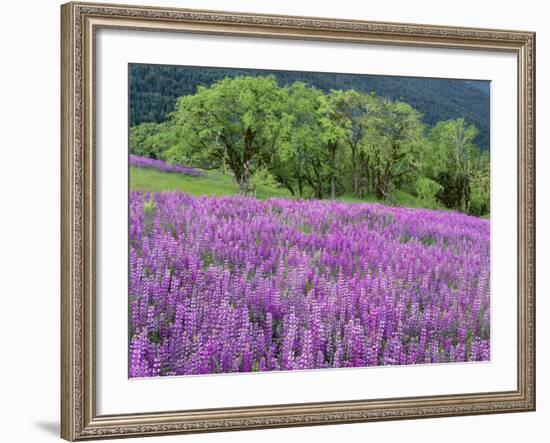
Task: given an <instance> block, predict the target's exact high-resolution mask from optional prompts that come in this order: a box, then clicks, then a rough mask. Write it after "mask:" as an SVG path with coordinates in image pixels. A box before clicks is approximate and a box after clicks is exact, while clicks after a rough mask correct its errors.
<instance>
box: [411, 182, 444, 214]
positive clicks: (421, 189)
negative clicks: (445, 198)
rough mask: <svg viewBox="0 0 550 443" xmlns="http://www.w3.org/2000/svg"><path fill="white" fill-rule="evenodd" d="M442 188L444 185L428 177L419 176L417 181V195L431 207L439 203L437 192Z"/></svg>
mask: <svg viewBox="0 0 550 443" xmlns="http://www.w3.org/2000/svg"><path fill="white" fill-rule="evenodd" d="M442 189H443V186H441V185H440V184H439V183H437V182H436V181H434V180H432V179H429V178H427V177H419V178H418V180H417V181H416V195H417V196H418V198H419V199H420V201H421V202H422V203H423V204H424V205H425V206H427V207H429V208H434V207H435V206H436V205H437V194H438V192H440V191H441V190H442Z"/></svg>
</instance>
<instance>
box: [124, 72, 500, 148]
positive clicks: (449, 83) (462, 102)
mask: <svg viewBox="0 0 550 443" xmlns="http://www.w3.org/2000/svg"><path fill="white" fill-rule="evenodd" d="M239 75H246V76H263V75H273V76H274V77H275V78H276V79H277V82H278V85H279V86H281V87H284V86H290V85H291V84H293V83H294V82H297V81H300V82H304V83H306V84H308V85H309V86H313V87H315V88H317V89H320V90H321V91H323V92H330V91H331V90H333V89H334V90H344V91H345V90H351V89H353V90H355V91H358V92H361V93H366V94H369V93H371V92H374V93H376V95H378V96H380V97H385V98H388V99H390V100H393V101H403V102H406V103H408V104H410V105H411V106H412V107H413V108H415V109H416V110H418V111H419V112H420V113H421V114H422V119H423V122H424V123H426V124H427V125H428V126H430V127H433V126H435V125H436V124H437V123H438V122H440V121H446V120H452V119H456V118H464V120H465V122H466V123H467V124H472V125H474V126H475V127H476V128H477V130H478V134H477V136H476V138H475V140H474V142H475V144H476V145H477V146H479V147H480V148H481V149H483V150H488V149H489V143H490V138H489V133H490V116H489V113H490V104H489V94H490V91H489V82H487V81H472V80H449V79H433V78H413V77H410V78H409V77H392V76H376V75H359V74H332V73H316V72H291V71H266V70H253V69H224V68H202V67H181V66H164V65H144V64H131V65H130V67H129V77H130V125H131V126H135V125H138V124H140V123H145V122H154V123H161V122H163V121H165V120H167V118H168V115H169V114H170V113H171V112H172V111H174V109H175V105H176V100H177V98H178V97H181V96H184V95H190V94H194V93H195V92H196V91H197V87H198V86H205V87H209V86H211V85H213V84H214V83H216V82H217V81H219V80H222V79H224V78H225V77H227V76H239Z"/></svg>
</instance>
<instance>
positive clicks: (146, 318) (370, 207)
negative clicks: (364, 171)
mask: <svg viewBox="0 0 550 443" xmlns="http://www.w3.org/2000/svg"><path fill="white" fill-rule="evenodd" d="M129 235H130V238H129V245H130V251H129V264H130V271H129V272H130V279H129V280H130V281H129V292H130V294H129V296H130V298H129V304H130V311H129V314H130V341H129V343H130V345H129V354H130V355H129V361H130V370H129V374H130V377H151V376H163V375H189V374H205V373H227V372H241V371H244V372H248V371H256V370H258V371H275V370H294V369H314V368H328V367H336V368H337V367H360V366H376V365H401V364H417V363H437V362H464V361H487V360H489V359H490V349H491V347H490V303H489V291H490V284H489V281H490V274H489V271H490V266H489V265H490V261H489V258H490V255H489V251H490V231H489V221H487V220H483V219H479V218H475V217H470V216H467V215H464V214H459V213H455V212H449V211H429V210H423V209H407V208H395V207H385V206H382V205H374V204H366V203H364V204H363V203H360V204H349V203H340V202H333V201H330V202H329V201H300V200H285V199H269V200H266V201H261V200H256V199H252V198H246V197H192V196H189V195H186V194H183V193H179V192H165V193H158V194H149V193H140V192H132V193H131V195H130V226H129ZM426 239H430V241H426Z"/></svg>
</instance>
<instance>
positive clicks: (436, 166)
mask: <svg viewBox="0 0 550 443" xmlns="http://www.w3.org/2000/svg"><path fill="white" fill-rule="evenodd" d="M476 136H477V129H476V127H475V126H473V125H468V124H467V123H466V122H465V121H464V119H462V118H459V119H456V120H449V121H445V122H440V123H438V124H437V125H436V126H435V127H434V128H433V129H432V130H431V132H430V136H429V144H430V145H431V147H430V150H429V152H428V155H427V156H425V158H424V161H423V165H424V169H425V174H426V175H427V176H430V177H431V178H433V179H434V180H435V181H437V182H438V183H439V184H441V186H442V187H443V188H442V190H441V191H440V192H439V196H440V199H441V201H442V202H443V204H444V205H445V206H447V207H448V208H452V209H457V210H460V211H462V212H470V205H471V190H472V189H471V186H472V183H473V181H474V179H476V175H477V174H478V172H479V171H478V170H479V168H480V167H481V166H482V162H481V160H480V151H479V149H478V148H477V147H476V146H475V145H474V143H473V142H474V139H475V138H476ZM478 179H481V177H478Z"/></svg>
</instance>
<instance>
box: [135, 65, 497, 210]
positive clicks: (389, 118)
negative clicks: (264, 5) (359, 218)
mask: <svg viewBox="0 0 550 443" xmlns="http://www.w3.org/2000/svg"><path fill="white" fill-rule="evenodd" d="M477 133H478V131H477V128H476V127H475V126H474V125H471V124H468V123H467V122H466V121H465V120H464V119H463V118H458V119H454V120H447V121H442V122H439V123H437V124H436V125H435V126H434V127H433V128H429V127H428V126H427V125H425V124H424V123H423V120H422V114H421V113H420V112H418V111H417V110H416V109H414V108H413V107H412V106H411V105H409V104H407V103H404V102H401V101H392V100H389V99H387V98H384V97H379V96H377V95H376V94H374V93H370V94H365V93H362V92H359V91H356V90H353V89H350V90H332V91H329V92H324V91H322V90H320V89H317V88H315V87H313V86H310V85H308V84H307V83H304V82H294V83H292V84H291V85H288V86H284V87H281V86H279V85H278V83H277V79H276V78H275V77H274V76H240V77H233V78H230V77H227V78H224V79H222V80H220V81H218V82H217V83H215V84H213V85H211V86H209V87H199V88H198V89H197V91H196V93H195V94H191V95H186V96H182V97H180V98H179V99H178V101H177V104H176V107H175V110H174V112H173V113H172V114H170V118H169V119H168V120H167V121H165V122H162V123H160V124H155V123H143V124H141V125H137V126H134V127H132V128H131V131H130V148H131V151H132V152H133V153H135V154H138V155H146V156H149V157H152V158H162V159H165V160H167V161H169V162H173V163H180V164H187V165H191V166H195V167H200V168H203V169H207V170H208V169H220V168H222V169H224V170H226V171H229V172H230V173H231V174H232V176H233V177H234V179H235V182H236V183H237V184H238V187H239V190H240V192H241V193H242V194H251V193H253V192H254V185H255V183H258V182H260V181H266V182H269V183H271V184H274V185H276V186H280V187H284V188H286V189H288V190H289V191H290V193H291V194H292V195H294V196H296V197H299V198H319V199H321V198H332V199H334V198H338V197H340V196H343V195H349V196H352V197H354V198H358V199H361V198H365V197H366V196H369V195H373V196H375V197H376V198H377V199H381V200H386V201H388V202H390V203H391V202H393V201H394V197H395V193H396V192H397V191H399V190H406V191H407V192H410V193H413V194H415V195H417V196H418V197H419V198H420V199H421V200H422V201H425V202H426V205H427V206H434V207H435V206H437V205H443V206H445V207H447V208H451V209H455V210H460V211H462V212H466V213H471V214H476V215H482V214H486V213H487V212H488V211H489V195H490V189H489V184H490V180H489V156H488V154H487V153H486V152H483V151H481V150H480V149H479V148H478V147H477V146H476V145H475V144H474V140H475V139H476V136H477Z"/></svg>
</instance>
